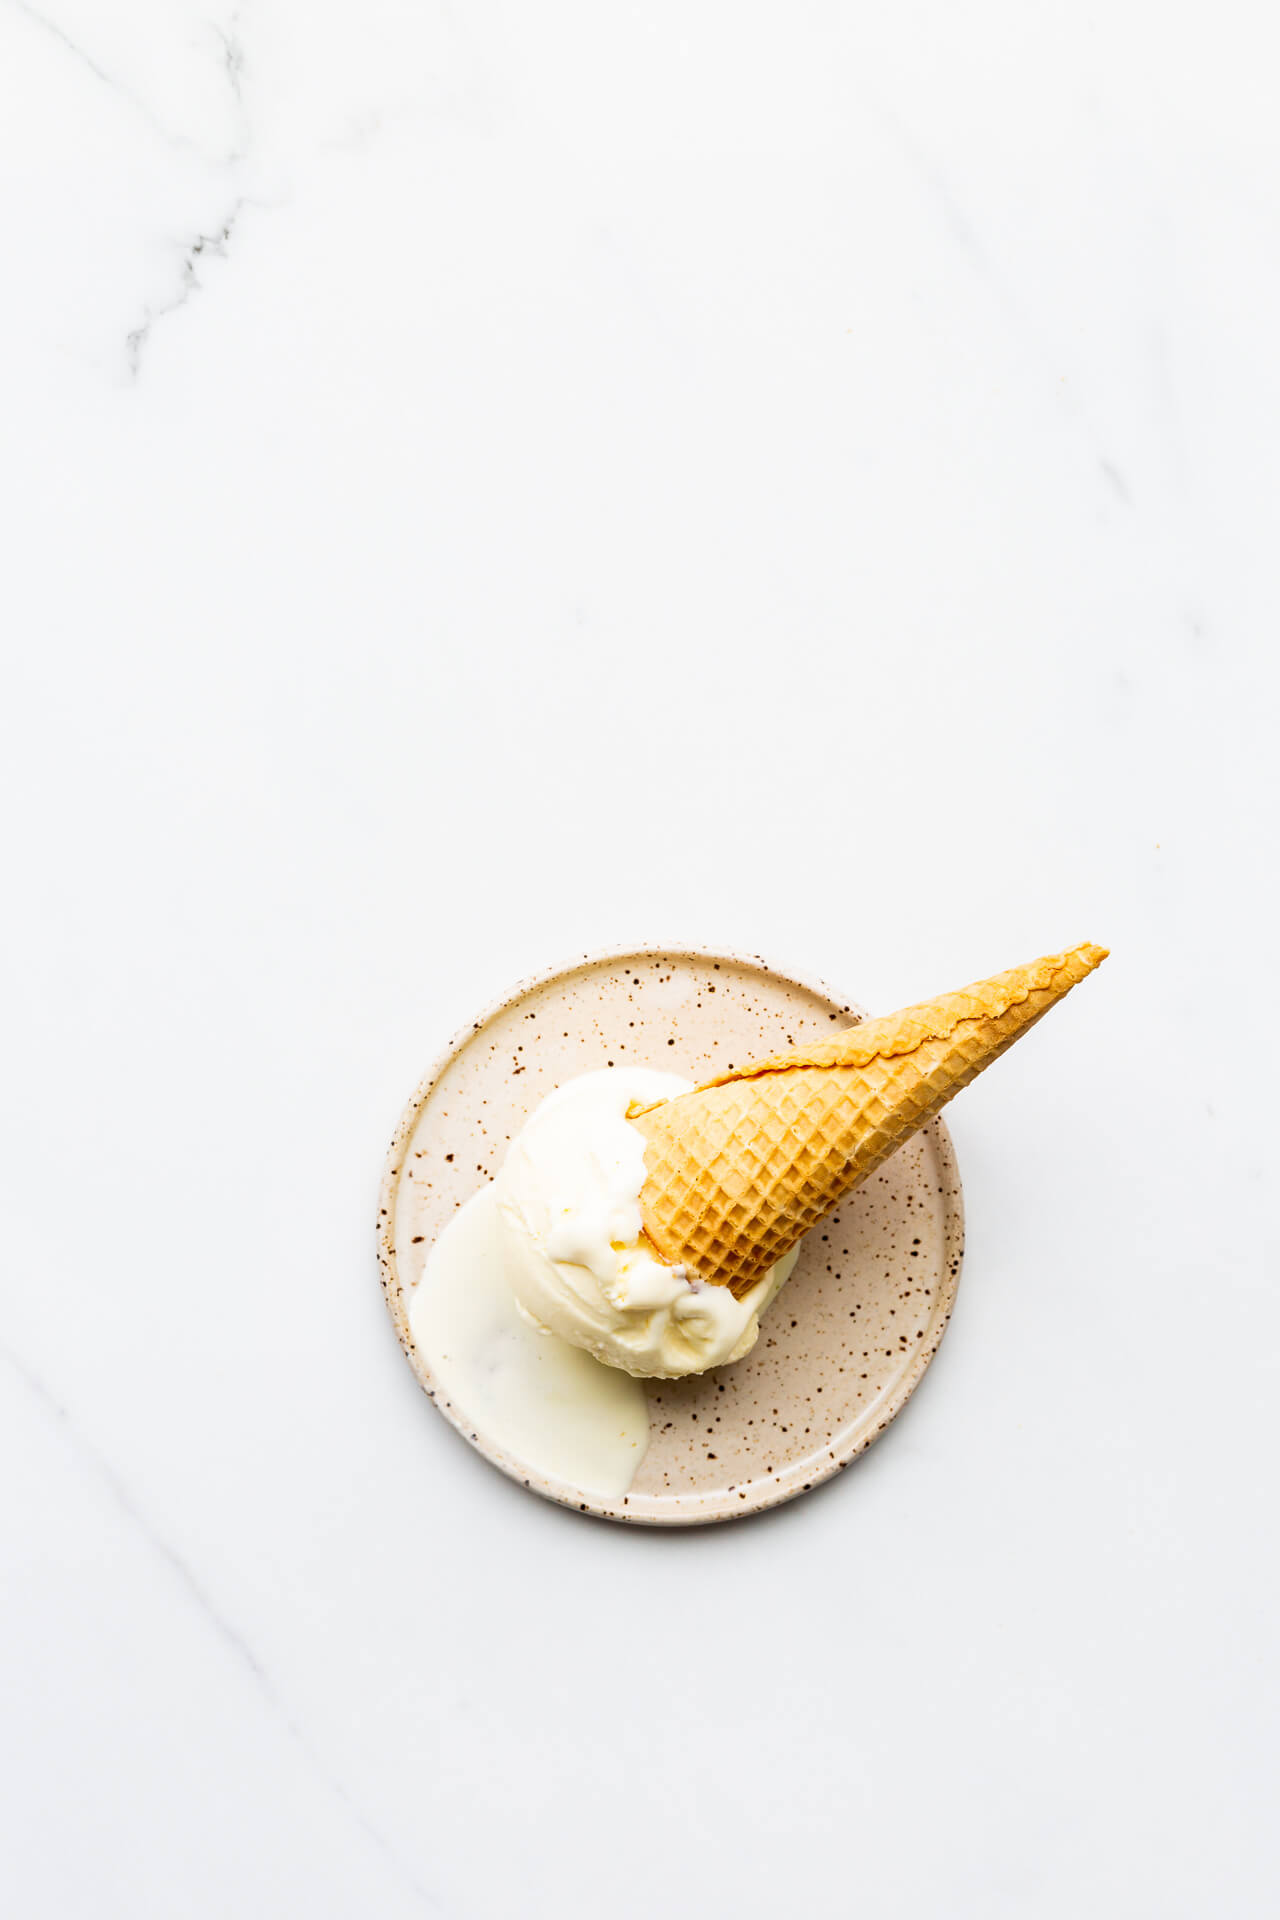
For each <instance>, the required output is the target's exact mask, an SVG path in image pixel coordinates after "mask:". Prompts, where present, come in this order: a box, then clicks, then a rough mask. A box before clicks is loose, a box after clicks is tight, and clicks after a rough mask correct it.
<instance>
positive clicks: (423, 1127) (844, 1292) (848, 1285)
mask: <svg viewBox="0 0 1280 1920" xmlns="http://www.w3.org/2000/svg"><path fill="white" fill-rule="evenodd" d="M859 1011H860V1010H859V1009H857V1008H855V1007H853V1006H851V1005H850V1004H849V1003H848V1002H846V1001H843V1000H840V999H837V998H836V997H835V996H834V995H833V994H831V993H829V992H828V991H827V989H826V988H825V987H822V986H820V985H816V984H814V983H813V982H809V981H803V980H800V979H797V978H795V977H794V976H792V975H788V974H784V973H779V972H777V971H776V970H775V969H774V968H772V967H769V966H766V964H765V963H764V961H763V960H759V959H754V958H743V957H740V956H736V955H731V954H721V953H707V952H701V951H691V950H689V949H681V950H678V951H677V950H673V949H662V950H658V949H656V948H640V949H630V950H626V951H623V952H619V953H609V954H602V955H599V956H592V957H587V958H585V959H583V960H581V961H579V962H578V963H577V965H575V966H570V967H565V968H563V969H561V970H559V971H557V972H554V973H548V974H543V975H540V976H539V977H538V978H537V979H534V980H530V981H527V982H525V983H524V984H523V985H521V986H519V987H517V988H516V989H515V991H514V992H513V993H511V994H510V995H508V997H507V998H506V999H504V1000H502V1001H500V1002H499V1003H498V1005H497V1006H494V1007H491V1008H490V1009H489V1010H488V1012H486V1013H483V1014H481V1016H480V1018H479V1019H478V1020H476V1021H475V1023H474V1025H472V1026H470V1027H468V1028H467V1030H466V1031H465V1033H462V1034H460V1035H459V1036H458V1037H457V1039H455V1041H454V1042H453V1044H452V1046H450V1047H449V1049H448V1050H447V1052H446V1053H445V1054H444V1055H443V1056H442V1057H441V1058H440V1059H439V1060H438V1061H437V1062H436V1064H435V1066H433V1067H432V1069H431V1071H430V1072H429V1073H428V1074H427V1077H426V1079H425V1080H424V1081H423V1082H422V1084H421V1086H420V1087H419V1088H418V1091H417V1092H416V1093H415V1095H414V1097H413V1099H412V1100H411V1101H410V1103H409V1105H408V1107H407V1108H406V1110H405V1113H404V1117H403V1119H402V1120H401V1122H400V1126H399V1128H398V1129H397V1132H396V1136H395V1139H394V1141H393V1142H392V1145H391V1153H390V1156H389V1158H388V1161H387V1171H386V1176H385V1179H384V1181H383V1189H382V1197H381V1201H380V1203H379V1204H380V1212H379V1217H378V1253H379V1262H380V1266H381V1272H382V1286H383V1291H384V1293H385V1295H386V1301H387V1307H388V1309H389V1311H390V1314H391V1318H392V1320H393V1322H394V1324H395V1329H396V1333H397V1335H398V1337H399V1340H400V1344H401V1346H402V1347H403V1348H404V1351H405V1353H406V1354H407V1355H408V1358H409V1361H410V1364H411V1365H412V1367H413V1369H414V1372H415V1373H416V1374H417V1376H418V1379H419V1380H420V1381H421V1383H422V1385H423V1386H424V1387H425V1389H426V1391H427V1393H428V1394H429V1395H430V1396H431V1398H432V1399H433V1400H434V1401H435V1403H436V1405H437V1406H438V1407H439V1409H440V1411H441V1412H442V1413H443V1414H444V1415H445V1417H446V1418H447V1419H448V1420H450V1421H452V1423H453V1425H454V1426H455V1427H456V1428H457V1429H458V1431H459V1433H461V1434H462V1435H463V1437H464V1438H465V1439H467V1440H469V1441H470V1442H471V1444H472V1445H473V1446H474V1447H477V1448H478V1449H479V1451H480V1452H481V1453H483V1454H484V1455H485V1457H486V1458H487V1459H489V1460H491V1461H492V1462H493V1463H494V1465H495V1466H497V1467H500V1468H501V1469H502V1471H503V1472H504V1473H507V1474H510V1475H511V1477H512V1479H514V1480H518V1481H519V1482H520V1483H521V1485H522V1486H525V1487H529V1488H530V1489H531V1490H532V1491H533V1492H535V1493H540V1494H543V1495H545V1496H546V1497H547V1498H548V1499H550V1500H558V1501H560V1502H562V1503H563V1504H564V1505H566V1506H571V1507H574V1508H577V1509H578V1510H579V1511H581V1512H583V1513H594V1514H599V1515H601V1516H603V1517H605V1518H607V1519H610V1520H630V1521H637V1522H640V1523H643V1524H646V1525H650V1526H689V1525H696V1524H698V1523H699V1522H705V1521H710V1520H732V1519H737V1518H738V1517H739V1516H740V1515H742V1514H746V1513H756V1512H759V1510H760V1509H761V1508H762V1507H771V1506H776V1505H777V1504H778V1503H779V1502H780V1501H783V1500H791V1499H794V1497H795V1496H796V1494H798V1493H807V1492H808V1491H809V1489H810V1488H811V1487H815V1486H817V1485H818V1484H819V1483H820V1482H821V1481H823V1480H826V1479H828V1478H829V1477H830V1476H831V1475H832V1474H833V1473H836V1472H838V1471H839V1469H840V1468H841V1467H843V1466H846V1465H847V1464H848V1462H849V1461H850V1460H852V1459H853V1458H854V1456H855V1455H856V1454H859V1453H861V1452H862V1450H863V1448H864V1447H867V1446H869V1445H870V1443H871V1442H872V1441H873V1440H874V1439H875V1438H876V1437H877V1435H879V1434H881V1433H883V1432H884V1430H885V1428H886V1427H887V1426H888V1425H889V1422H890V1421H891V1420H892V1419H893V1418H894V1416H895V1415H896V1414H898V1413H900V1412H901V1410H902V1408H903V1407H904V1406H905V1405H906V1403H907V1401H908V1400H909V1399H910V1397H911V1394H912V1392H913V1391H914V1389H915V1387H916V1386H917V1385H918V1384H919V1381H920V1379H921V1376H922V1375H923V1373H924V1371H925V1368H926V1367H927V1366H928V1364H929V1362H930V1360H931V1359H932V1358H933V1356H934V1354H935V1353H936V1352H937V1350H938V1344H939V1342H940V1340H941V1339H942V1335H943V1332H944V1330H945V1328H946V1324H947V1319H948V1316H949V1314H950V1312H951V1306H952V1302H953V1300H954V1298H955V1292H956V1286H957V1283H958V1279H959V1273H960V1258H961V1249H962V1242H963V1212H962V1207H961V1198H960V1177H959V1174H958V1172H957V1170H956V1163H955V1155H954V1153H953V1151H952V1147H951V1140H950V1137H949V1135H948V1133H947V1130H946V1128H945V1127H944V1126H943V1124H942V1122H941V1121H940V1120H935V1121H934V1122H933V1124H932V1125H931V1126H929V1127H927V1128H925V1130H924V1131H923V1132H922V1133H920V1134H917V1135H916V1137H915V1139H913V1140H911V1141H908V1143H907V1145H906V1146H905V1147H903V1148H901V1149H900V1150H899V1152H898V1153H896V1154H895V1155H894V1157H893V1158H892V1159H891V1160H890V1161H888V1162H887V1164H886V1165H885V1166H884V1167H883V1168H882V1169H881V1171H880V1172H879V1173H878V1174H875V1175H873V1176H872V1178H871V1179H870V1180H869V1181H868V1182H867V1183H866V1184H865V1185H864V1186H862V1187H860V1188H859V1189H858V1190H857V1191H856V1192H855V1193H853V1194H851V1195H850V1196H849V1198H848V1199H847V1200H846V1201H845V1202H844V1204H843V1205H842V1206H841V1207H839V1208H838V1209H837V1210H836V1212H835V1213H834V1214H832V1215H831V1217H830V1218H829V1219H828V1220H826V1221H824V1222H823V1223H822V1224H821V1225H820V1226H818V1227H816V1228H815V1229H814V1231H813V1232H812V1233H811V1234H810V1235H809V1236H808V1239H807V1240H806V1241H805V1242H804V1244H803V1246H802V1249H801V1253H800V1259H799V1262H798V1264H797V1266H796V1270H795V1273H794V1275H793V1277H792V1279H791V1280H790V1281H789V1282H788V1284H787V1286H786V1287H785V1288H784V1289H783V1291H782V1293H781V1294H780V1295H779V1297H778V1300H777V1301H776V1303H775V1304H774V1306H773V1307H772V1308H771V1309H770V1311H769V1312H768V1314H766V1316H765V1318H764V1320H763V1321H762V1323H761V1331H760V1338H759V1341H758V1342H757V1344H756V1346H755V1348H754V1349H753V1351H752V1352H751V1353H750V1354H749V1355H748V1356H747V1358H746V1359H745V1360H740V1361H739V1362H738V1364H737V1365H736V1366H732V1367H721V1368H719V1369H718V1370H717V1371H715V1372H713V1373H708V1374H703V1375H701V1376H699V1377H698V1378H696V1379H690V1380H684V1381H664V1380H659V1381H652V1382H649V1383H648V1384H647V1387H646V1391H647V1394H648V1399H649V1428H650V1433H649V1446H648V1451H647V1452H646V1454H645V1456H644V1459H643V1460H642V1462H641V1464H640V1467H639V1469H638V1470H637V1473H636V1477H635V1479H634V1481H633V1482H632V1485H631V1489H630V1492H629V1493H627V1494H625V1495H622V1496H620V1497H619V1498H617V1499H604V1498H601V1497H600V1496H599V1495H598V1494H592V1493H589V1492H587V1491H586V1490H584V1489H583V1488H581V1487H575V1486H572V1485H570V1484H568V1483H567V1482H565V1481H562V1480H555V1479H551V1478H549V1477H548V1476H547V1475H546V1474H543V1473H539V1472H537V1471H536V1470H535V1469H533V1468H532V1467H531V1466H530V1465H528V1464H527V1463H526V1462H524V1461H521V1460H519V1459H516V1458H514V1457H513V1456H512V1455H511V1454H510V1453H508V1452H506V1451H504V1449H503V1448H502V1447H500V1446H497V1445H496V1444H494V1443H493V1442H492V1441H491V1440H490V1439H489V1438H488V1437H487V1436H486V1434H485V1433H484V1431H483V1429H482V1428H480V1427H478V1426H477V1425H476V1424H475V1422H474V1421H473V1420H472V1419H471V1418H470V1416H469V1415H468V1412H467V1409H466V1408H465V1407H461V1406H458V1405H456V1404H455V1403H454V1402H452V1401H451V1400H450V1399H449V1398H448V1397H447V1396H446V1395H445V1393H444V1392H443V1391H442V1389H441V1388H440V1387H439V1386H438V1384H437V1383H436V1381H435V1380H433V1378H432V1376H431V1371H430V1369H429V1368H428V1366H427V1365H426V1364H425V1362H424V1360H423V1358H422V1355H421V1354H420V1353H419V1352H418V1351H417V1349H416V1348H415V1345H414V1341H413V1336H412V1334H411V1332H410V1329H409V1303H410V1300H411V1298H412V1293H413V1289H414V1287H416V1286H417V1284H418V1281H419V1279H420V1277H421V1275H422V1269H423V1266H424V1264H425V1261H426V1258H427V1255H428V1253H429V1252H430V1251H431V1246H432V1243H433V1242H434V1240H435V1238H436V1235H437V1234H438V1233H439V1232H440V1231H441V1229H442V1228H443V1227H444V1225H445V1224H446V1222H447V1221H448V1220H450V1219H451V1218H452V1216H453V1214H454V1213H455V1212H456V1210H457V1209H458V1207H460V1206H461V1205H462V1203H463V1202H464V1201H465V1200H468V1199H469V1198H470V1197H471V1195H472V1194H473V1193H474V1192H475V1191H476V1189H477V1188H478V1187H479V1186H480V1185H481V1184H482V1183H483V1182H484V1181H486V1180H488V1179H490V1178H491V1177H492V1176H493V1174H494V1173H495V1172H496V1171H497V1169H498V1167H499V1165H500V1164H501V1162H502V1158H503V1155H504V1154H505V1152H506V1148H507V1143H508V1142H509V1141H510V1139H511V1137H512V1135H513V1134H515V1133H516V1132H517V1130H518V1129H519V1128H520V1127H521V1126H523V1124H524V1122H525V1120H526V1119H527V1118H528V1116H529V1114H530V1113H531V1112H532V1111H533V1109H534V1107H535V1106H537V1104H538V1102H539V1101H540V1100H541V1099H542V1098H543V1097H544V1095H546V1094H548V1093H550V1092H551V1090H552V1088H553V1087H556V1086H559V1084H560V1083H561V1082H562V1081H564V1080H567V1079H569V1078H570V1076H571V1075H573V1074H578V1073H586V1072H588V1071H590V1070H591V1069H593V1068H598V1067H602V1066H605V1065H607V1064H610V1063H612V1062H615V1061H617V1062H622V1061H626V1062H628V1063H636V1064H639V1065H642V1066H649V1067H661V1068H665V1069H667V1070H668V1071H671V1072H676V1073H683V1074H687V1075H688V1076H689V1078H690V1079H693V1080H699V1081H700V1080H705V1079H709V1078H710V1077H711V1076H712V1075H713V1074H716V1073H719V1072H722V1071H724V1070H725V1069H727V1068H729V1067H732V1066H733V1065H735V1064H736V1063H741V1062H742V1061H743V1060H750V1059H752V1058H753V1057H754V1058H759V1057H760V1056H762V1055H765V1054H770V1053H777V1052H778V1051H779V1050H780V1049H782V1048H784V1047H788V1046H792V1045H797V1044H799V1043H801V1042H803V1041H804V1040H807V1039H813V1038H817V1037H819V1036H824V1035H826V1034H828V1033H830V1032H831V1031H832V1030H833V1028H835V1027H837V1026H840V1025H848V1024H849V1022H850V1020H851V1019H853V1018H857V1017H858V1014H859Z"/></svg>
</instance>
